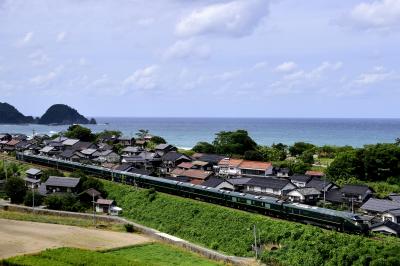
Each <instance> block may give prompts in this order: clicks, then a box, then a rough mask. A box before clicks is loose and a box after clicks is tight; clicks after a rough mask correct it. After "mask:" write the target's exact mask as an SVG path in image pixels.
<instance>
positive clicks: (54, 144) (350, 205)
mask: <svg viewBox="0 0 400 266" xmlns="http://www.w3.org/2000/svg"><path fill="white" fill-rule="evenodd" d="M153 137H154V136H152V135H150V134H149V133H148V132H147V133H146V134H142V135H141V136H140V137H138V138H136V139H135V138H132V137H121V136H115V135H104V136H102V137H100V138H98V139H97V140H96V141H95V142H91V141H82V140H80V139H76V138H68V137H65V136H63V135H59V136H57V137H55V138H51V137H49V136H47V135H41V134H35V135H33V136H32V137H28V136H26V135H23V134H8V133H2V134H0V151H1V152H2V153H7V154H10V155H13V154H15V152H20V153H22V154H24V155H40V156H45V157H49V158H57V159H60V160H65V161H72V162H80V163H84V164H94V165H99V166H101V167H104V168H107V169H112V170H115V171H125V172H130V173H135V174H140V175H150V176H157V177H162V178H166V179H170V180H176V181H179V182H184V183H191V184H194V185H200V186H203V187H212V188H217V189H220V190H225V191H236V192H241V193H245V194H251V195H257V196H269V197H275V198H277V199H279V200H282V201H288V202H296V203H299V204H306V205H310V206H319V207H325V208H332V209H339V208H342V209H343V208H345V209H347V211H349V212H353V213H357V214H359V215H360V217H362V219H363V220H364V222H365V223H366V224H368V225H369V226H370V229H371V231H375V232H381V233H384V234H390V235H396V236H400V195H398V194H394V193H392V194H390V195H389V197H388V198H386V199H379V198H376V197H375V196H374V190H373V189H372V188H370V187H368V186H367V185H344V186H341V187H340V186H339V185H337V184H335V183H334V182H332V181H330V180H328V179H327V178H326V176H325V174H324V173H323V172H321V171H312V170H308V171H306V172H304V173H303V174H292V173H291V172H290V170H289V169H288V168H280V167H275V166H274V165H273V164H272V163H271V162H263V161H254V160H246V159H238V158H230V157H226V156H221V155H217V154H206V153H193V154H191V155H189V154H187V153H185V152H183V151H180V150H178V148H177V147H175V146H173V145H171V144H168V143H159V144H157V145H154V143H153V145H148V144H149V143H150V142H151V141H152V138H153ZM157 138H158V137H157ZM116 146H117V147H118V149H115V147H116ZM41 175H42V171H41V170H40V169H36V168H31V169H29V170H27V171H26V173H25V178H24V180H25V183H26V186H27V188H28V189H32V190H36V191H38V192H39V193H40V194H41V195H42V196H48V195H51V194H54V193H75V194H79V197H83V198H84V197H87V198H88V199H87V202H93V203H94V204H95V206H94V207H95V210H96V212H99V213H106V214H110V215H118V214H119V213H120V212H121V211H123V210H122V209H121V208H119V207H118V206H117V205H116V203H115V201H114V200H113V199H107V198H104V197H103V196H102V195H101V193H100V192H99V191H97V190H96V189H93V188H89V189H87V190H85V191H78V190H77V188H78V184H79V183H80V180H79V178H74V177H61V176H50V177H49V178H48V179H47V180H46V181H44V182H42V181H41ZM0 182H2V183H3V184H4V182H5V180H0ZM2 183H0V188H1V185H2Z"/></svg>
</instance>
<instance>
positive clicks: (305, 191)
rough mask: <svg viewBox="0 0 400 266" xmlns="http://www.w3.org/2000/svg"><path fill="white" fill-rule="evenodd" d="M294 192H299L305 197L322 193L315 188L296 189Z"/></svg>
mask: <svg viewBox="0 0 400 266" xmlns="http://www.w3.org/2000/svg"><path fill="white" fill-rule="evenodd" d="M294 190H295V191H298V192H299V193H300V194H302V195H304V196H308V195H319V194H321V192H319V190H316V189H315V188H313V187H303V188H296V189H294Z"/></svg>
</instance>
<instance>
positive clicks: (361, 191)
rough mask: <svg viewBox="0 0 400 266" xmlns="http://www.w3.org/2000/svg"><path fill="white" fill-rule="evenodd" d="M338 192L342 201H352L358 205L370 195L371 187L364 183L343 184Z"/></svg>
mask: <svg viewBox="0 0 400 266" xmlns="http://www.w3.org/2000/svg"><path fill="white" fill-rule="evenodd" d="M340 192H341V193H342V199H343V201H347V202H353V203H355V204H356V205H360V204H362V203H363V202H365V201H367V200H368V199H369V198H370V197H371V196H372V192H373V191H372V189H370V188H369V187H368V186H365V185H344V186H343V187H342V188H341V189H340Z"/></svg>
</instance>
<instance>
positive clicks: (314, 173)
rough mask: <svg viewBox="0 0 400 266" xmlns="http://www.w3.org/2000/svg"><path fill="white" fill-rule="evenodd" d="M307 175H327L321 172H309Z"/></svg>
mask: <svg viewBox="0 0 400 266" xmlns="http://www.w3.org/2000/svg"><path fill="white" fill-rule="evenodd" d="M306 175H308V176H324V175H325V174H324V173H322V172H319V171H307V172H306Z"/></svg>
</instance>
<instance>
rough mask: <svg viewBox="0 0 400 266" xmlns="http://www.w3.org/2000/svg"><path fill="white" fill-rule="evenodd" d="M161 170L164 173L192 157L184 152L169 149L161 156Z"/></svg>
mask: <svg viewBox="0 0 400 266" xmlns="http://www.w3.org/2000/svg"><path fill="white" fill-rule="evenodd" d="M161 160H162V164H161V172H162V173H164V174H166V173H169V172H170V171H172V169H174V168H176V166H178V165H179V164H180V163H182V162H190V161H192V159H191V158H190V157H189V156H187V155H184V154H181V153H179V152H176V151H170V152H168V153H166V154H164V155H163V156H162V157H161Z"/></svg>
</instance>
